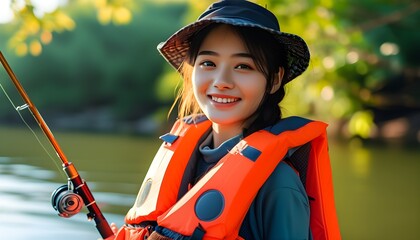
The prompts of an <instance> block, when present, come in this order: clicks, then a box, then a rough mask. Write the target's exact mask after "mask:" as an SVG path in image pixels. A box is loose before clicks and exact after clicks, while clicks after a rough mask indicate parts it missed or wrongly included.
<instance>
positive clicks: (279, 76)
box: [270, 67, 284, 94]
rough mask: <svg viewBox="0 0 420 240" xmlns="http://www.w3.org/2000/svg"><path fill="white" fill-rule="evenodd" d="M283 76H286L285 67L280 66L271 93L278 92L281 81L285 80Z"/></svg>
mask: <svg viewBox="0 0 420 240" xmlns="http://www.w3.org/2000/svg"><path fill="white" fill-rule="evenodd" d="M283 76H284V68H283V67H279V72H278V73H277V74H276V77H275V78H276V79H274V84H273V87H272V88H271V91H270V94H273V93H275V92H277V90H279V88H280V86H281V81H282V80H283Z"/></svg>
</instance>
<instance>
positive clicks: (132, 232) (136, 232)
mask: <svg viewBox="0 0 420 240" xmlns="http://www.w3.org/2000/svg"><path fill="white" fill-rule="evenodd" d="M148 234H149V231H147V230H146V229H145V228H137V227H128V226H126V225H124V226H122V227H121V228H120V229H119V230H118V233H117V235H116V236H115V238H114V240H139V239H141V240H143V239H146V238H147V236H148Z"/></svg>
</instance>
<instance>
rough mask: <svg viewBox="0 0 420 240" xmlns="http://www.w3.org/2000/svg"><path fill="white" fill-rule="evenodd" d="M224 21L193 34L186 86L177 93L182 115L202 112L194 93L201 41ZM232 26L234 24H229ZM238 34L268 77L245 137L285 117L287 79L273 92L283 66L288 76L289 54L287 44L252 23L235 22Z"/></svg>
mask: <svg viewBox="0 0 420 240" xmlns="http://www.w3.org/2000/svg"><path fill="white" fill-rule="evenodd" d="M219 25H220V24H217V23H213V24H210V25H209V26H207V27H205V28H204V29H202V30H201V31H198V32H197V33H196V34H195V35H193V36H192V37H191V44H190V48H189V50H188V53H187V56H186V58H185V60H184V63H183V64H182V67H181V74H182V76H183V78H184V82H183V86H182V88H181V89H180V91H179V93H178V97H177V101H179V104H180V105H179V111H178V117H179V118H183V117H186V116H187V115H191V114H192V115H195V114H199V113H201V110H200V109H199V106H198V103H197V102H196V100H195V98H194V96H193V93H192V84H191V74H192V68H193V66H194V63H195V60H196V58H197V54H198V51H199V49H200V47H201V43H202V42H203V40H204V38H205V37H206V36H207V35H208V33H209V32H211V30H213V29H214V28H215V27H217V26H219ZM229 26H230V25H229ZM231 27H232V30H233V31H235V32H236V33H237V34H238V36H239V37H240V38H241V39H242V40H243V41H244V43H245V46H246V47H247V49H248V50H249V52H250V53H251V54H252V55H253V56H255V59H254V61H255V64H256V66H257V68H258V70H259V71H260V72H262V73H263V74H264V76H265V78H266V79H267V85H266V91H265V94H264V97H263V100H262V101H261V104H260V106H259V108H258V109H257V111H256V112H255V113H254V115H257V117H256V118H255V120H254V122H253V123H251V124H250V125H249V127H248V128H247V129H244V132H243V135H244V137H245V136H247V135H249V134H251V133H253V132H255V131H258V130H260V129H262V128H265V127H267V126H271V125H273V124H274V123H276V122H277V121H279V120H280V118H281V110H280V106H279V103H280V102H281V101H282V100H283V98H284V96H285V89H284V81H282V83H281V86H280V88H279V89H278V90H277V91H276V92H275V93H272V94H271V93H270V91H271V89H272V87H273V85H274V84H275V81H276V80H277V79H278V74H279V68H280V67H283V68H284V76H283V79H287V75H288V69H287V64H286V62H287V57H286V56H287V55H286V49H285V46H284V45H283V44H279V42H278V41H277V40H276V39H275V38H274V36H273V35H272V34H270V33H269V32H267V31H265V30H262V29H259V28H252V27H241V26H231Z"/></svg>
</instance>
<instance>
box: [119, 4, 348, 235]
mask: <svg viewBox="0 0 420 240" xmlns="http://www.w3.org/2000/svg"><path fill="white" fill-rule="evenodd" d="M158 49H159V51H160V52H161V54H162V55H163V56H164V58H165V59H166V60H167V61H168V62H169V63H170V64H171V65H172V66H174V67H175V68H176V69H177V70H178V71H179V72H180V73H181V75H182V76H183V79H184V82H183V87H182V90H181V91H180V95H179V98H178V100H179V120H178V121H177V122H176V123H175V125H174V127H173V129H172V131H171V132H170V133H169V134H167V135H164V136H162V137H161V138H162V140H163V141H164V143H163V145H162V146H161V148H160V149H159V151H158V153H157V155H156V157H155V159H154V160H153V163H152V165H151V167H150V169H149V171H148V173H147V175H146V177H145V180H144V182H143V184H142V187H141V189H140V191H139V195H138V197H137V200H136V203H135V204H134V206H133V207H132V209H130V211H129V212H128V214H127V216H126V219H125V220H126V225H125V226H123V227H122V228H121V229H120V230H119V231H118V233H117V237H116V239H145V238H147V239H241V238H242V239H312V238H314V239H337V238H340V234H339V230H338V224H337V219H336V216H335V209H334V201H333V194H332V183H331V172H330V169H329V159H328V153H327V150H326V145H327V144H326V139H325V127H326V125H325V124H323V123H320V122H315V121H310V120H307V119H303V118H298V117H293V118H287V119H282V118H281V110H280V108H279V103H280V101H281V100H282V99H283V98H284V96H285V90H284V85H285V84H286V83H288V82H289V81H291V80H293V79H294V78H296V77H297V76H298V75H300V74H301V73H302V72H304V71H305V69H306V68H307V66H308V64H309V58H310V57H309V51H308V48H307V45H306V43H305V42H304V41H303V40H302V39H301V38H300V37H298V36H296V35H292V34H288V33H284V32H281V31H280V28H279V25H278V22H277V19H276V17H275V16H274V15H273V14H272V13H271V12H270V11H268V10H267V9H266V8H264V7H261V6H259V5H257V4H254V3H251V2H248V1H242V0H225V1H220V2H217V3H214V4H213V5H211V6H210V7H209V8H208V9H207V10H206V11H205V12H204V13H203V14H202V15H201V16H200V17H199V19H198V20H197V21H196V22H194V23H192V24H190V25H187V26H186V27H184V28H182V29H181V30H179V31H178V32H176V33H175V34H174V35H172V36H171V37H170V38H169V39H168V40H167V41H166V42H164V43H161V44H160V45H159V46H158ZM296 159H297V160H296ZM302 163H303V165H304V166H303V167H301V166H300V165H302ZM308 169H309V170H308ZM310 169H315V171H312V170H310ZM314 172H315V173H314ZM308 196H309V197H308ZM114 228H115V226H114Z"/></svg>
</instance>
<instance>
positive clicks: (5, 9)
mask: <svg viewBox="0 0 420 240" xmlns="http://www.w3.org/2000/svg"><path fill="white" fill-rule="evenodd" d="M10 2H11V0H1V1H0V24H1V23H7V22H9V21H11V20H12V19H13V12H12V10H11V8H10ZM16 2H17V5H18V6H20V5H23V4H24V2H25V0H17V1H16ZM30 2H31V3H32V4H33V5H34V7H35V14H36V15H38V16H42V15H43V14H44V13H47V12H52V11H54V10H55V9H56V8H57V7H58V6H59V5H61V4H64V3H66V2H67V0H30Z"/></svg>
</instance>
